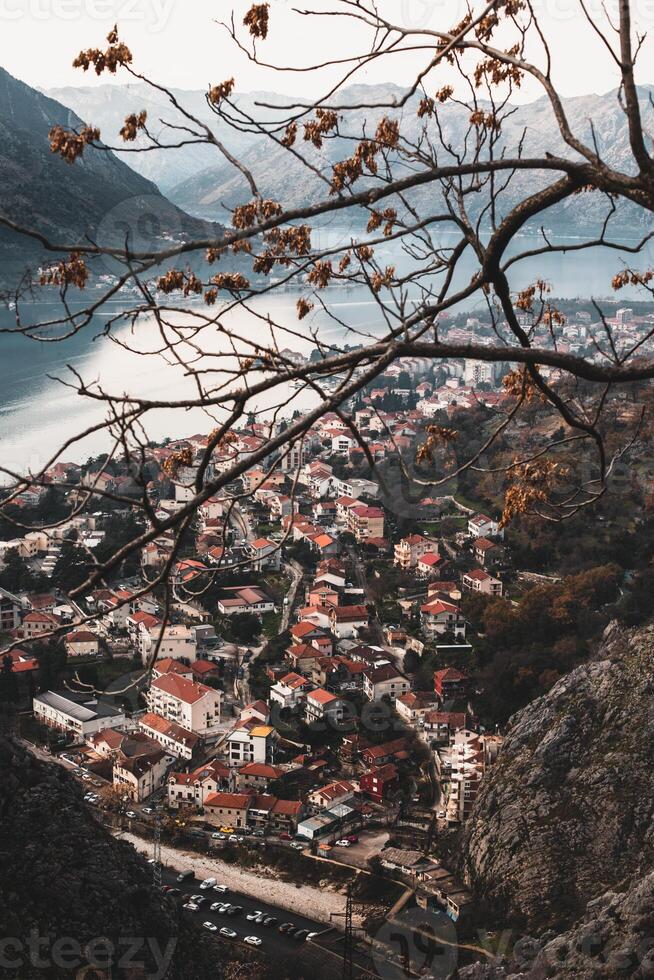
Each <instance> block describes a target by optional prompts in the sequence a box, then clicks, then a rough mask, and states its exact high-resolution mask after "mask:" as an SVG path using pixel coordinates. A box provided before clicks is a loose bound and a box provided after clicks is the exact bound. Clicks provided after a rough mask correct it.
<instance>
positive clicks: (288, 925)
mask: <svg viewBox="0 0 654 980" xmlns="http://www.w3.org/2000/svg"><path fill="white" fill-rule="evenodd" d="M293 929H295V923H294V922H282V924H281V926H280V927H279V929H278V930H277V932H281V933H282V935H283V934H284V933H285V932H292V931H293Z"/></svg>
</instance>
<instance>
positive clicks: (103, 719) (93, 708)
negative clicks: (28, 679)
mask: <svg viewBox="0 0 654 980" xmlns="http://www.w3.org/2000/svg"><path fill="white" fill-rule="evenodd" d="M32 708H33V711H34V717H35V718H36V720H37V721H38V722H40V723H41V724H42V725H47V727H48V728H55V729H57V730H59V731H61V732H66V733H68V734H70V735H72V736H73V737H74V738H75V739H76V740H77V741H80V742H82V741H85V740H86V738H88V736H89V735H93V734H94V733H95V732H99V731H102V729H103V728H122V726H123V725H124V724H125V722H126V720H127V719H126V717H125V714H124V712H123V711H121V710H120V709H119V708H114V707H113V705H111V704H109V703H107V702H106V701H99V700H98V699H97V698H95V697H93V696H92V695H89V694H78V693H76V692H73V691H65V692H62V693H58V692H57V691H44V692H43V693H42V694H39V695H37V696H36V697H35V698H34V699H33V701H32Z"/></svg>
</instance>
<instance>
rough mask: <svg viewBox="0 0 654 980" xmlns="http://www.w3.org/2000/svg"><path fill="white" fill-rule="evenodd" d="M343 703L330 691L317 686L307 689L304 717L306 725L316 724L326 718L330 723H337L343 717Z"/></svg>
mask: <svg viewBox="0 0 654 980" xmlns="http://www.w3.org/2000/svg"><path fill="white" fill-rule="evenodd" d="M343 714H344V704H343V701H342V700H341V699H340V698H338V697H337V696H336V695H335V694H332V692H331V691H326V690H325V689H324V688H322V687H319V688H317V689H316V690H315V691H309V693H308V694H307V698H306V704H305V709H304V717H305V721H306V723H307V725H312V724H316V723H317V722H321V721H323V720H325V719H327V720H328V721H329V722H330V723H339V722H340V721H342V719H343Z"/></svg>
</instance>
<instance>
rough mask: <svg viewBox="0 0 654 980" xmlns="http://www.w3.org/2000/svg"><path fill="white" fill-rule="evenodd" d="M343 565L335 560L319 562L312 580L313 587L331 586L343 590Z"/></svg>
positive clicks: (344, 578) (344, 580) (344, 579)
mask: <svg viewBox="0 0 654 980" xmlns="http://www.w3.org/2000/svg"><path fill="white" fill-rule="evenodd" d="M345 582H346V577H345V565H343V563H342V562H340V561H336V560H335V559H333V558H332V559H327V560H326V561H321V562H319V564H318V567H317V568H316V576H315V578H314V580H313V583H314V586H315V587H319V586H323V585H325V586H331V587H332V588H335V589H344V588H345Z"/></svg>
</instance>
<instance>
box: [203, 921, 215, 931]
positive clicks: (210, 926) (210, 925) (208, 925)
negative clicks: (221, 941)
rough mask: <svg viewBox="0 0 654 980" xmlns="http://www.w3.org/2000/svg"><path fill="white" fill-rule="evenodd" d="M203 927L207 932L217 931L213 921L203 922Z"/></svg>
mask: <svg viewBox="0 0 654 980" xmlns="http://www.w3.org/2000/svg"><path fill="white" fill-rule="evenodd" d="M202 926H203V928H205V929H208V930H209V932H218V926H217V925H216V923H215V922H203V923H202Z"/></svg>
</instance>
